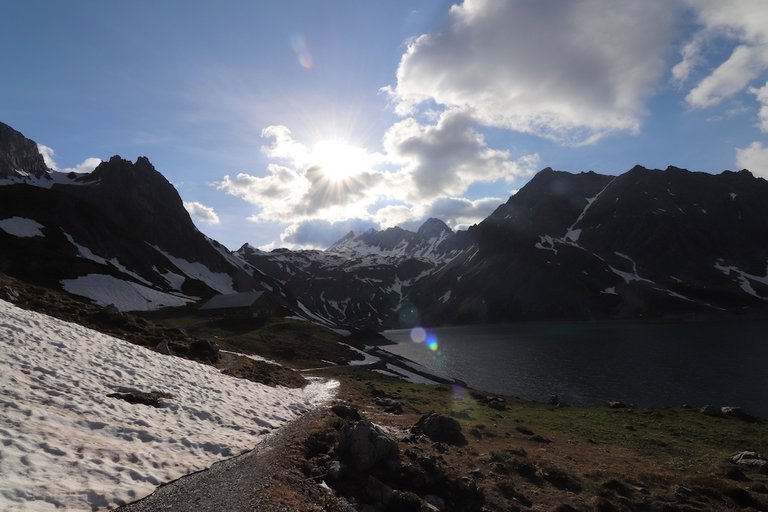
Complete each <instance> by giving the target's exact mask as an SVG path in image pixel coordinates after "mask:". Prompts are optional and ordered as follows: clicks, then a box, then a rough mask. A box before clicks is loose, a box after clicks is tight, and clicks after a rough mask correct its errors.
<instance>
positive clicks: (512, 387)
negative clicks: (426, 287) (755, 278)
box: [382, 321, 768, 417]
mask: <svg viewBox="0 0 768 512" xmlns="http://www.w3.org/2000/svg"><path fill="white" fill-rule="evenodd" d="M414 334H415V336H416V338H417V339H419V340H420V339H423V337H424V336H423V334H422V333H419V332H415V333H414ZM420 334H421V335H420ZM427 334H428V336H429V338H427V339H426V340H424V341H421V342H414V341H412V340H411V331H410V330H407V329H404V330H392V331H386V332H385V333H384V335H385V336H386V337H387V338H389V339H390V340H392V341H394V342H396V345H391V346H386V347H382V348H386V350H388V351H390V352H393V353H395V354H398V355H401V356H404V357H407V358H409V359H412V360H414V361H416V362H418V363H421V364H423V365H424V366H427V367H429V368H431V369H433V370H435V371H437V372H439V373H440V374H442V375H446V376H449V377H453V378H457V379H461V380H463V381H465V382H466V383H467V384H468V385H470V386H472V387H474V388H478V389H482V390H485V391H489V392H493V393H500V394H506V395H513V396H518V397H521V398H525V399H528V400H536V401H545V400H547V399H548V398H549V397H550V396H552V395H558V396H559V397H560V399H561V400H563V401H565V402H566V403H568V404H571V405H593V404H599V403H605V402H606V401H608V400H621V401H624V402H628V403H633V404H637V405H639V406H641V407H662V406H677V405H682V404H684V403H688V404H691V405H696V406H701V405H704V404H712V405H717V406H723V405H736V406H741V407H744V408H745V409H746V410H747V412H749V413H751V414H755V415H758V416H762V417H768V371H767V370H768V322H766V321H742V322H707V323H673V324H668V323H664V324H661V323H660V324H626V323H577V324H564V323H556V324H519V325H490V326H489V325H483V326H462V327H439V328H436V329H428V330H427Z"/></svg>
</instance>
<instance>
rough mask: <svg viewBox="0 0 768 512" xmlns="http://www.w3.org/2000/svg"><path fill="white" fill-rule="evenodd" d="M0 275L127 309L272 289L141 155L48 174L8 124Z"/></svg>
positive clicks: (2, 140)
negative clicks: (198, 222)
mask: <svg viewBox="0 0 768 512" xmlns="http://www.w3.org/2000/svg"><path fill="white" fill-rule="evenodd" d="M41 165H42V167H41ZM0 272H5V273H7V274H10V275H14V276H17V277H21V278H23V279H25V280H28V281H31V282H36V283H39V284H44V285H46V286H49V287H53V288H61V289H64V290H66V291H68V292H70V293H72V294H75V295H80V296H83V297H86V298H88V299H90V300H92V301H94V302H96V303H98V304H102V305H108V304H114V305H115V306H117V307H118V308H119V309H124V310H146V309H157V308H160V307H164V306H179V305H184V304H187V303H190V302H195V301H197V300H200V299H201V298H207V297H210V296H212V295H214V294H217V293H232V292H235V291H248V290H263V289H269V290H272V289H273V288H274V285H275V284H276V283H275V282H274V280H273V279H271V278H269V277H267V276H263V275H261V274H259V273H258V272H257V271H255V270H254V269H252V268H250V267H249V266H248V265H247V264H246V263H245V262H243V261H242V260H240V259H238V258H236V257H234V256H233V255H232V254H231V253H230V252H229V251H228V250H227V249H226V248H224V247H223V246H221V245H220V244H218V243H217V242H215V241H213V240H211V239H209V238H207V237H206V236H205V235H203V234H202V233H200V232H199V231H198V230H197V229H196V228H195V226H194V224H193V223H192V220H191V219H190V217H189V214H188V213H187V212H186V210H185V209H184V207H183V204H182V201H181V198H180V197H179V195H178V193H177V192H176V190H175V189H174V188H173V186H172V185H171V184H170V183H169V182H168V181H167V180H166V179H165V178H164V177H163V176H162V175H161V174H160V173H159V172H158V171H157V170H155V168H154V167H153V166H152V164H151V163H150V162H149V160H148V159H147V158H145V157H140V158H139V159H138V160H137V161H136V162H129V161H127V160H123V159H122V158H120V157H117V156H115V157H112V158H111V159H110V160H109V161H107V162H102V163H101V164H100V165H99V166H98V167H97V168H96V169H95V170H94V171H93V172H92V173H90V174H74V173H71V174H63V173H59V172H55V171H51V170H49V169H47V167H45V164H44V162H43V160H42V156H40V153H39V152H38V149H37V145H36V144H35V143H34V142H33V141H31V140H29V139H27V138H25V137H24V136H23V135H21V134H20V133H19V132H16V131H15V130H13V129H11V128H10V127H8V126H6V125H1V126H0Z"/></svg>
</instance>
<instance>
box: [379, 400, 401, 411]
mask: <svg viewBox="0 0 768 512" xmlns="http://www.w3.org/2000/svg"><path fill="white" fill-rule="evenodd" d="M376 405H378V406H379V407H383V408H384V412H388V413H390V414H402V413H403V406H402V405H401V404H400V402H398V401H397V400H393V399H391V398H377V399H376Z"/></svg>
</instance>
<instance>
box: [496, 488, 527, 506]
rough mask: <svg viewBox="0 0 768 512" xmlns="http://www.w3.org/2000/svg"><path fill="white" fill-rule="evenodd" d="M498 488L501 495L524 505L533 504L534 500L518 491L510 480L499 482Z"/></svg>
mask: <svg viewBox="0 0 768 512" xmlns="http://www.w3.org/2000/svg"><path fill="white" fill-rule="evenodd" d="M496 488H497V489H498V490H499V492H500V493H501V495H502V496H504V497H505V498H507V499H508V500H514V501H516V502H518V503H520V504H521V505H523V506H524V507H530V506H531V505H533V502H532V501H531V500H530V499H529V498H528V497H527V496H525V495H523V494H520V493H519V492H517V491H516V490H515V488H514V487H512V485H511V484H510V483H508V482H499V483H498V484H496Z"/></svg>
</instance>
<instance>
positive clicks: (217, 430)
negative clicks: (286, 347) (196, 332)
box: [0, 301, 338, 511]
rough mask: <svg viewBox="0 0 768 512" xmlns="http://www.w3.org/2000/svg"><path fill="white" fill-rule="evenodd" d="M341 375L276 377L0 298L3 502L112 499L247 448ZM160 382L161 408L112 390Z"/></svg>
mask: <svg viewBox="0 0 768 512" xmlns="http://www.w3.org/2000/svg"><path fill="white" fill-rule="evenodd" d="M336 386H338V383H337V382H335V381H318V380H316V381H313V382H312V383H311V384H310V385H309V386H307V387H306V388H304V389H303V390H301V389H288V388H283V387H269V386H266V385H263V384H257V383H254V382H250V381H246V380H242V379H237V378H234V377H230V376H227V375H224V374H222V373H221V372H220V371H218V370H217V369H215V368H213V367H211V366H207V365H203V364H199V363H196V362H193V361H189V360H186V359H180V358H176V357H173V356H165V355H161V354H158V353H156V352H153V351H150V350H148V349H146V348H144V347H139V346H136V345H132V344H130V343H127V342H125V341H122V340H119V339H116V338H113V337H111V336H107V335H104V334H101V333H99V332H96V331H93V330H90V329H87V328H85V327H82V326H80V325H76V324H70V323H67V322H64V321H62V320H59V319H55V318H51V317H48V316H45V315H42V314H39V313H35V312H31V311H26V310H22V309H20V308H17V307H16V306H14V305H12V304H10V303H7V302H4V301H0V390H1V391H2V393H1V394H0V404H1V405H2V408H3V414H2V415H0V455H2V456H1V457H0V510H7V511H12V510H52V509H65V510H72V511H79V510H97V509H106V508H113V507H115V506H117V505H121V504H124V503H127V502H131V501H134V500H136V499H139V498H141V497H143V496H145V495H147V494H149V493H151V492H152V491H153V490H154V488H155V487H156V486H157V485H159V484H161V483H164V482H169V481H171V480H174V479H176V478H179V477H180V476H182V475H184V474H187V473H190V472H193V471H197V470H201V469H204V468H206V467H208V466H210V465H211V464H212V463H213V462H216V461H218V460H221V459H223V458H227V457H231V456H233V455H236V454H238V453H240V452H243V451H246V450H249V449H251V448H253V447H254V446H255V445H256V444H258V443H259V442H260V441H261V440H262V439H263V438H264V436H266V435H268V433H269V432H271V431H273V430H274V429H276V428H278V427H280V426H282V425H284V424H285V423H286V422H288V421H290V420H292V419H294V418H296V417H297V416H299V415H300V414H302V413H303V412H305V411H307V410H308V409H310V408H312V407H313V406H314V405H316V404H317V403H318V402H320V401H323V400H327V399H328V398H329V396H330V395H331V394H332V393H333V391H334V389H335V387H336ZM136 391H144V392H150V391H160V392H164V393H169V394H170V395H171V397H170V398H164V399H161V400H160V404H161V407H159V408H154V407H150V406H146V405H140V404H129V403H128V402H126V401H124V400H119V399H117V398H112V397H108V396H107V395H108V394H112V393H115V392H119V393H126V392H136Z"/></svg>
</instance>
